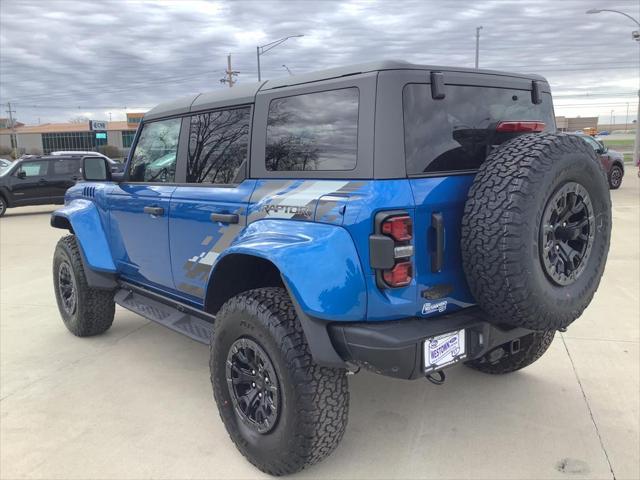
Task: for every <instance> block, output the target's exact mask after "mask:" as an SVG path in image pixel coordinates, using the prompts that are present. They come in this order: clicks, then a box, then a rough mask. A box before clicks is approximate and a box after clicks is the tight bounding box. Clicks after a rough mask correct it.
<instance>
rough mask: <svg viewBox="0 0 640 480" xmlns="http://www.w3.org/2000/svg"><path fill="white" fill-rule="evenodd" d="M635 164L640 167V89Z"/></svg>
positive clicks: (634, 148)
mask: <svg viewBox="0 0 640 480" xmlns="http://www.w3.org/2000/svg"><path fill="white" fill-rule="evenodd" d="M633 162H634V163H633V164H634V165H638V167H640V89H638V113H637V114H636V141H635V142H634V144H633ZM638 171H640V170H638ZM639 175H640V174H639Z"/></svg>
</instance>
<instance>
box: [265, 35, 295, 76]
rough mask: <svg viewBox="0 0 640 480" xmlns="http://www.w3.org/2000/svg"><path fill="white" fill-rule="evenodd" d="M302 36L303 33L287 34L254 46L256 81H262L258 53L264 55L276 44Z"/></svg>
mask: <svg viewBox="0 0 640 480" xmlns="http://www.w3.org/2000/svg"><path fill="white" fill-rule="evenodd" d="M297 37H304V35H289V36H288V37H282V38H279V39H278V40H275V41H273V42H271V43H266V44H264V45H258V46H257V47H256V59H257V60H258V81H259V82H261V81H262V73H261V72H260V55H264V54H265V53H267V52H268V51H269V50H271V49H273V48H276V47H277V46H278V45H280V44H282V43H284V42H286V41H287V40H289V39H290V38H297Z"/></svg>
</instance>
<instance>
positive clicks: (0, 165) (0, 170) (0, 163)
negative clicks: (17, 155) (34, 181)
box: [0, 160, 12, 177]
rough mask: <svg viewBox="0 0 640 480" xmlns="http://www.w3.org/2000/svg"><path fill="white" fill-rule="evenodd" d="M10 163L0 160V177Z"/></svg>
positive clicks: (6, 170)
mask: <svg viewBox="0 0 640 480" xmlns="http://www.w3.org/2000/svg"><path fill="white" fill-rule="evenodd" d="M11 165H12V164H11V162H9V161H7V160H0V177H1V176H2V175H4V174H5V173H7V172H8V171H9V170H10V167H11Z"/></svg>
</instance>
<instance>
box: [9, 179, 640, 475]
mask: <svg viewBox="0 0 640 480" xmlns="http://www.w3.org/2000/svg"><path fill="white" fill-rule="evenodd" d="M630 172H632V173H633V174H629V175H627V177H626V178H625V179H624V182H623V184H622V187H621V189H620V190H617V191H613V192H611V195H612V200H613V220H614V227H613V238H612V245H611V251H610V254H609V260H608V263H607V268H606V272H605V276H604V278H603V280H602V283H601V285H600V289H599V290H598V292H597V294H596V297H595V299H594V301H593V303H592V304H591V306H590V307H589V308H588V309H587V311H586V312H585V313H584V315H583V316H582V318H580V319H579V320H578V321H577V322H576V323H575V324H574V325H572V326H571V327H570V328H569V330H568V331H567V332H566V333H565V334H562V335H557V336H556V339H555V341H554V343H553V344H552V346H551V348H550V350H549V351H548V353H547V354H546V355H545V356H544V357H543V358H542V359H541V360H540V361H538V362H537V363H535V364H534V365H532V366H531V367H529V368H527V369H525V370H522V371H521V372H517V373H514V374H511V375H507V376H489V375H485V374H482V373H479V372H475V371H472V370H470V369H467V368H465V367H455V368H453V369H451V370H450V371H448V373H447V382H446V383H445V385H444V386H441V387H437V386H434V385H431V384H430V383H428V382H426V381H415V382H404V381H397V380H392V379H388V378H383V377H379V376H375V375H372V374H367V373H361V374H358V375H356V376H353V377H350V380H349V383H350V390H351V409H350V421H349V427H348V429H347V433H346V435H345V438H344V440H343V442H342V444H341V445H340V447H339V448H338V450H337V451H336V452H335V453H334V454H333V455H332V456H331V457H329V458H328V459H326V460H325V461H324V462H322V463H320V464H318V465H315V466H313V467H311V468H309V469H308V470H306V471H304V472H302V473H301V474H299V475H297V476H296V478H298V477H299V478H474V479H484V478H486V479H489V478H492V479H494V478H504V479H518V478H523V479H534V478H535V479H547V478H571V479H582V478H594V479H603V478H616V479H637V478H640V466H639V464H640V460H639V452H640V439H639V423H640V416H639V403H640V397H639V392H640V382H639V375H640V374H639V364H640V351H639V347H640V345H639V341H640V305H639V302H640V300H639V298H640V296H639V292H640V258H639V257H640V255H639V240H640V205H639V200H640V181H639V180H638V178H637V177H636V176H635V171H630ZM52 210H53V207H41V208H24V209H15V210H9V211H8V212H7V215H6V216H5V217H4V218H2V219H0V476H1V478H3V479H12V478H43V479H44V478H46V479H94V478H95V479H98V478H99V479H107V478H108V479H120V478H122V479H134V478H136V479H138V478H158V479H178V478H225V479H233V478H265V477H266V476H265V475H263V474H262V473H261V472H259V471H258V470H256V469H254V468H253V467H252V466H251V465H250V464H249V463H248V462H246V461H245V460H244V459H243V457H242V456H241V455H240V453H238V451H237V450H236V449H235V447H234V446H233V444H232V442H231V441H230V439H229V438H228V436H227V433H226V431H225V429H224V426H223V425H222V423H221V421H220V419H219V417H218V414H217V411H216V408H215V405H214V403H213V398H212V394H211V388H210V384H209V371H208V366H207V363H208V349H207V347H206V346H203V345H200V344H197V343H194V342H192V341H191V340H189V339H187V338H185V337H182V336H180V335H178V334H175V333H173V332H170V331H168V330H166V329H164V328H163V327H161V326H158V325H155V324H153V323H151V322H148V321H146V320H144V319H142V318H141V317H138V316H136V315H134V314H132V313H130V312H128V311H126V310H122V309H118V310H117V312H116V319H115V322H114V325H113V327H112V328H111V330H109V331H108V332H107V333H106V334H105V335H103V336H99V337H94V338H89V339H80V338H76V337H73V336H72V335H71V334H70V333H68V332H67V330H66V329H65V328H64V326H63V324H62V321H61V320H60V318H59V315H58V312H57V308H56V305H55V299H54V296H53V290H52V280H51V259H52V253H53V249H54V246H55V243H56V241H57V239H58V238H59V237H60V236H62V235H63V234H64V232H62V231H61V230H54V229H52V228H50V227H49V213H50V212H51V211H52Z"/></svg>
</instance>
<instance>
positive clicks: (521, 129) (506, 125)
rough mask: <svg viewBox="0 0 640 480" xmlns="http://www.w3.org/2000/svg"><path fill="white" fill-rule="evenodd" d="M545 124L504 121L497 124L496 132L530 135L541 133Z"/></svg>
mask: <svg viewBox="0 0 640 480" xmlns="http://www.w3.org/2000/svg"><path fill="white" fill-rule="evenodd" d="M545 126H546V124H545V123H544V122H529V121H525V122H518V121H508V122H507V121H505V122H500V123H498V126H497V127H496V132H502V133H532V132H536V133H537V132H542V131H543V130H544V127H545Z"/></svg>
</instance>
